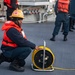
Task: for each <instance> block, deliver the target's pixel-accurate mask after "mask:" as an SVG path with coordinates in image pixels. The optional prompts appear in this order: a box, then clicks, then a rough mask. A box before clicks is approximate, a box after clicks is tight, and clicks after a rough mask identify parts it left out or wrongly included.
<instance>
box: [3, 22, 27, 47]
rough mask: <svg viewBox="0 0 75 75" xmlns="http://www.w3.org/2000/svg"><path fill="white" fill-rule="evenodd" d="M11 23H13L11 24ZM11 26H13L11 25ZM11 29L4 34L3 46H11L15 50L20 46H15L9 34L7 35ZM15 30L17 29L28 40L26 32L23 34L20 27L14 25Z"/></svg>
mask: <svg viewBox="0 0 75 75" xmlns="http://www.w3.org/2000/svg"><path fill="white" fill-rule="evenodd" d="M11 23H13V22H11ZM11 23H10V24H11ZM10 26H11V25H10ZM10 28H12V26H11V27H10ZM10 28H8V29H7V30H5V32H4V36H3V41H2V44H3V45H5V46H9V47H14V48H15V47H17V46H18V45H17V44H15V43H14V42H13V41H12V40H11V39H10V38H9V37H8V36H7V34H6V32H7V31H8V30H9V29H10ZM13 28H15V29H17V30H18V31H19V32H20V33H21V35H22V36H23V37H24V38H25V39H27V38H26V35H25V34H24V32H23V30H22V29H21V28H20V27H19V26H18V25H16V24H15V23H14V26H13Z"/></svg>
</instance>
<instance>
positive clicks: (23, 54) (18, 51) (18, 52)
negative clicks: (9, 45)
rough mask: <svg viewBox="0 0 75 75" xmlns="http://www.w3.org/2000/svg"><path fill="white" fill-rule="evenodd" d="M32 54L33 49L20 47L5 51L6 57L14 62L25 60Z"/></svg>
mask: <svg viewBox="0 0 75 75" xmlns="http://www.w3.org/2000/svg"><path fill="white" fill-rule="evenodd" d="M30 53H31V48H29V47H18V48H15V49H13V50H9V51H4V52H3V55H4V56H5V57H8V58H11V59H13V60H15V59H21V60H24V59H26V58H27V57H28V55H29V54H30Z"/></svg>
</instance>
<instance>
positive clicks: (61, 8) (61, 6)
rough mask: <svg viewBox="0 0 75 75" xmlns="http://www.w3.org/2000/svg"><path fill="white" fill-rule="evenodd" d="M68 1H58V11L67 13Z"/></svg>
mask: <svg viewBox="0 0 75 75" xmlns="http://www.w3.org/2000/svg"><path fill="white" fill-rule="evenodd" d="M69 3H70V0H58V11H62V12H65V13H68V11H69Z"/></svg>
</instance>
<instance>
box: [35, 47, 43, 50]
mask: <svg viewBox="0 0 75 75" xmlns="http://www.w3.org/2000/svg"><path fill="white" fill-rule="evenodd" d="M35 49H36V50H42V49H43V48H40V47H39V46H36V47H35Z"/></svg>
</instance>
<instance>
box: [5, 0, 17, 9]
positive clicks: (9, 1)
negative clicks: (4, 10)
mask: <svg viewBox="0 0 75 75" xmlns="http://www.w3.org/2000/svg"><path fill="white" fill-rule="evenodd" d="M4 3H5V4H6V5H7V6H8V7H10V8H12V6H11V0H4ZM16 4H17V5H18V0H16Z"/></svg>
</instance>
